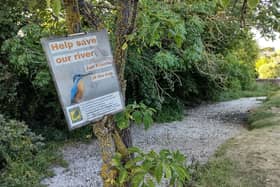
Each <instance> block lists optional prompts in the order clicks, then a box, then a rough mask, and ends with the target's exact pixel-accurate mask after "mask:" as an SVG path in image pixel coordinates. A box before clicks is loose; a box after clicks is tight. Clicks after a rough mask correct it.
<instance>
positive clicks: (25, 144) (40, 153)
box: [0, 115, 66, 187]
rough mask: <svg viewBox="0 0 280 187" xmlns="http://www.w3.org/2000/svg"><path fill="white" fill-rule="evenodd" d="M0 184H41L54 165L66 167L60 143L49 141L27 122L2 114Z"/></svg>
mask: <svg viewBox="0 0 280 187" xmlns="http://www.w3.org/2000/svg"><path fill="white" fill-rule="evenodd" d="M0 143H1V144H0V163H1V164H0V171H1V172H0V186H1V187H7V186H9V187H12V186H41V184H40V181H41V180H42V179H43V178H44V177H47V176H51V175H52V172H51V171H50V170H49V167H50V166H51V165H52V164H59V165H62V166H66V163H65V162H64V161H63V159H62V156H61V155H59V154H58V152H57V148H58V147H59V144H58V143H56V142H55V143H54V142H53V143H51V142H48V143H46V142H45V140H44V138H43V137H42V136H40V135H39V136H38V135H36V134H35V133H33V132H32V131H31V130H30V129H29V128H28V127H27V126H26V124H25V123H23V122H19V121H16V120H8V119H6V118H4V116H2V115H0Z"/></svg>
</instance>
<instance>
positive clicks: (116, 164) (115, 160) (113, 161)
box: [111, 158, 121, 167]
mask: <svg viewBox="0 0 280 187" xmlns="http://www.w3.org/2000/svg"><path fill="white" fill-rule="evenodd" d="M111 162H112V165H113V166H115V167H118V166H120V165H121V162H120V160H118V159H115V158H113V159H112V161H111Z"/></svg>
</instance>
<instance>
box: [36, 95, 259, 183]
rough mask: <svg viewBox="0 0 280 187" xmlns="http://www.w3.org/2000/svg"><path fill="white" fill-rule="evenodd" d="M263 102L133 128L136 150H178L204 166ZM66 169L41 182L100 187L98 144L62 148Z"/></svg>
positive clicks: (225, 105) (231, 104)
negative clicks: (147, 127) (146, 127)
mask: <svg viewBox="0 0 280 187" xmlns="http://www.w3.org/2000/svg"><path fill="white" fill-rule="evenodd" d="M262 99H264V98H262V97H261V98H242V99H238V100H233V101H227V102H219V103H215V104H206V105H201V106H198V107H195V108H192V109H188V110H186V115H185V117H184V119H183V120H182V121H176V122H172V123H162V124H155V125H153V126H152V127H151V128H149V129H148V130H147V131H145V130H144V129H143V128H142V127H137V126H133V129H132V133H133V141H134V145H135V146H139V147H140V148H142V149H144V150H146V151H149V150H151V149H153V150H156V151H159V150H161V149H170V150H179V151H180V152H182V153H183V154H185V155H186V156H187V158H188V162H191V161H192V160H193V159H195V160H197V161H199V162H201V163H205V162H206V161H207V160H208V158H209V157H210V156H212V155H213V154H214V152H215V150H216V149H217V147H218V146H219V145H221V144H222V143H224V142H225V141H226V140H228V139H229V138H231V137H233V136H235V135H237V134H239V133H240V132H241V131H243V130H244V127H243V125H244V122H245V119H246V116H247V113H248V111H249V110H251V109H253V108H255V107H257V106H258V105H259V104H260V103H261V100H262ZM62 153H63V155H64V158H65V160H66V161H68V163H69V167H68V168H62V167H54V168H53V170H54V172H55V176H53V177H52V178H48V179H44V180H43V181H42V183H43V184H46V185H48V186H50V187H66V186H68V187H78V186H83V187H85V186H88V187H90V186H91V187H100V186H102V180H101V178H100V176H99V171H100V167H101V164H102V160H101V157H100V150H99V147H98V144H97V141H95V140H92V142H90V143H89V144H85V143H75V144H69V145H66V146H64V148H63V149H62Z"/></svg>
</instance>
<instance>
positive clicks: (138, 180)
mask: <svg viewBox="0 0 280 187" xmlns="http://www.w3.org/2000/svg"><path fill="white" fill-rule="evenodd" d="M144 176H145V174H143V173H141V174H137V175H135V176H134V177H133V178H132V187H139V186H140V185H141V184H142V183H143V181H144Z"/></svg>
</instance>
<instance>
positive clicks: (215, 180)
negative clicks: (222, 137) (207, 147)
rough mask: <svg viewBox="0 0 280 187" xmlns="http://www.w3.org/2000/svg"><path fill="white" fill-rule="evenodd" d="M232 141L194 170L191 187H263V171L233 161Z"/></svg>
mask: <svg viewBox="0 0 280 187" xmlns="http://www.w3.org/2000/svg"><path fill="white" fill-rule="evenodd" d="M234 143H235V142H234V141H233V140H232V139H231V140H229V141H228V142H227V143H225V144H223V145H222V146H221V147H220V148H219V149H218V151H217V152H216V154H215V155H214V157H213V158H212V159H211V160H210V161H208V163H207V164H205V165H198V166H196V168H195V170H194V174H193V176H195V177H193V179H192V181H191V185H187V186H189V187H237V186H238V187H263V186H265V184H264V182H265V174H264V172H263V171H262V170H252V169H247V168H246V166H245V165H244V164H243V163H241V162H239V160H236V159H232V158H231V157H230V156H228V154H227V150H228V149H231V147H233V145H234Z"/></svg>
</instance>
